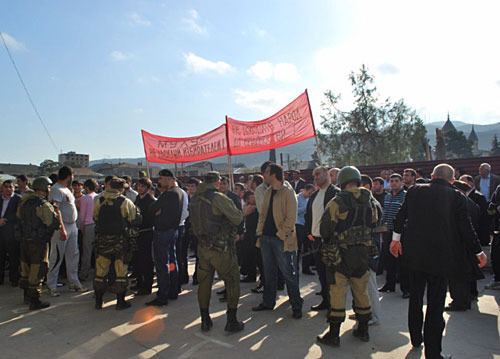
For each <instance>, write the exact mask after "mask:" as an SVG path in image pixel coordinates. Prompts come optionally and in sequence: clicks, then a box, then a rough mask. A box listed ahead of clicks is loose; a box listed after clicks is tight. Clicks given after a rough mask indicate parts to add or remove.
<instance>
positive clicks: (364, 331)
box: [352, 321, 370, 342]
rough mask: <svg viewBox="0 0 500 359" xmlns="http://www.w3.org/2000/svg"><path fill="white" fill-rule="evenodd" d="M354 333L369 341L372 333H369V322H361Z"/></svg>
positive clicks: (357, 336)
mask: <svg viewBox="0 0 500 359" xmlns="http://www.w3.org/2000/svg"><path fill="white" fill-rule="evenodd" d="M352 335H354V336H355V337H356V338H359V339H360V340H362V341H364V342H367V341H369V340H370V335H369V334H368V322H367V321H365V322H359V324H358V327H357V328H356V329H354V330H353V332H352Z"/></svg>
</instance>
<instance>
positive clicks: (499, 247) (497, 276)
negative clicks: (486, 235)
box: [491, 234, 500, 282]
mask: <svg viewBox="0 0 500 359" xmlns="http://www.w3.org/2000/svg"><path fill="white" fill-rule="evenodd" d="M491 267H492V269H493V280H495V281H497V282H500V235H499V234H495V235H494V236H493V240H492V241H491Z"/></svg>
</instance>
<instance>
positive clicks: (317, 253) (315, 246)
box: [311, 237, 330, 303]
mask: <svg viewBox="0 0 500 359" xmlns="http://www.w3.org/2000/svg"><path fill="white" fill-rule="evenodd" d="M311 247H312V251H313V253H314V265H315V266H316V271H317V272H318V277H319V283H320V284H321V297H322V298H323V301H325V302H326V303H330V294H329V289H330V288H329V285H328V283H327V281H326V266H325V264H324V263H323V261H322V260H321V238H319V237H314V242H311Z"/></svg>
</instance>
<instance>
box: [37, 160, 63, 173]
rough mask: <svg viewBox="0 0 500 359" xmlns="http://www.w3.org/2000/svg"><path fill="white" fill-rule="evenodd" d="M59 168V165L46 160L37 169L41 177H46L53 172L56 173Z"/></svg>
mask: <svg viewBox="0 0 500 359" xmlns="http://www.w3.org/2000/svg"><path fill="white" fill-rule="evenodd" d="M60 167H61V165H60V164H59V162H56V161H53V160H49V159H47V160H44V161H43V162H42V163H40V166H39V169H40V173H41V174H42V175H47V176H48V175H50V174H52V173H54V172H57V171H58V170H59V168H60Z"/></svg>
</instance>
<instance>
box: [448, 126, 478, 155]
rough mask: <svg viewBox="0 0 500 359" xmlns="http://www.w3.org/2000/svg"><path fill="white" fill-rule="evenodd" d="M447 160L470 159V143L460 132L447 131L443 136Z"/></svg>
mask: <svg viewBox="0 0 500 359" xmlns="http://www.w3.org/2000/svg"><path fill="white" fill-rule="evenodd" d="M444 142H445V145H446V157H447V158H468V157H472V142H471V141H469V140H468V139H467V138H466V137H465V134H464V133H463V132H462V131H448V132H446V133H445V134H444Z"/></svg>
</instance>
